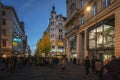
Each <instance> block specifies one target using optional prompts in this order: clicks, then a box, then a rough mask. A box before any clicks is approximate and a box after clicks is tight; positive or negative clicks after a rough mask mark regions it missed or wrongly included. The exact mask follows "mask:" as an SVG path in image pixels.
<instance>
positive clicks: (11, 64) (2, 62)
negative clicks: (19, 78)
mask: <svg viewBox="0 0 120 80" xmlns="http://www.w3.org/2000/svg"><path fill="white" fill-rule="evenodd" d="M33 61H34V60H33V58H32V57H27V58H26V57H15V56H12V57H7V58H3V57H2V58H0V71H7V72H14V71H16V70H21V69H23V67H24V66H26V65H29V66H31V65H32V64H33Z"/></svg>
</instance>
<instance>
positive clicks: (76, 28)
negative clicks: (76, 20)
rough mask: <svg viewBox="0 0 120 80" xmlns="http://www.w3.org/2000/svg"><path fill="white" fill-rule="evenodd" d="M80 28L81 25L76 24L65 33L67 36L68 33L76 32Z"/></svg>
mask: <svg viewBox="0 0 120 80" xmlns="http://www.w3.org/2000/svg"><path fill="white" fill-rule="evenodd" d="M78 29H79V26H76V25H74V26H72V27H71V29H70V30H68V31H67V32H66V33H65V36H66V35H68V34H70V33H73V32H75V31H76V30H78Z"/></svg>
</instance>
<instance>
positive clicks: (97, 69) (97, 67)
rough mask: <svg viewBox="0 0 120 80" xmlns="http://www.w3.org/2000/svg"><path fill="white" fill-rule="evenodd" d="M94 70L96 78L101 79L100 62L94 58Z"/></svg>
mask: <svg viewBox="0 0 120 80" xmlns="http://www.w3.org/2000/svg"><path fill="white" fill-rule="evenodd" d="M95 72H96V75H97V76H98V80H102V62H100V60H96V62H95Z"/></svg>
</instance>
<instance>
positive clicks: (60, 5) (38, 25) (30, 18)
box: [1, 0, 66, 53]
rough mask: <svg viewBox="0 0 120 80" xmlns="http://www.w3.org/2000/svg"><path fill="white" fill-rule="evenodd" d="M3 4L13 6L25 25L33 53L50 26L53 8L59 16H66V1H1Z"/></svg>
mask: <svg viewBox="0 0 120 80" xmlns="http://www.w3.org/2000/svg"><path fill="white" fill-rule="evenodd" d="M1 1H2V3H3V4H5V5H9V6H13V7H14V8H15V10H16V13H17V15H18V18H19V20H20V21H23V22H24V23H25V31H26V34H27V36H28V44H29V45H30V48H31V50H32V53H33V52H34V50H35V49H36V43H37V41H38V40H39V39H40V38H41V37H42V35H43V32H44V31H45V30H46V28H47V27H48V24H49V18H50V13H51V9H52V6H53V5H54V6H55V9H56V12H57V14H63V16H66V0H1Z"/></svg>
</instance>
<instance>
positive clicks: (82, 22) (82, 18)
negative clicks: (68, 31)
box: [81, 16, 85, 24]
mask: <svg viewBox="0 0 120 80" xmlns="http://www.w3.org/2000/svg"><path fill="white" fill-rule="evenodd" d="M84 22H85V18H84V16H82V17H81V24H84Z"/></svg>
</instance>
